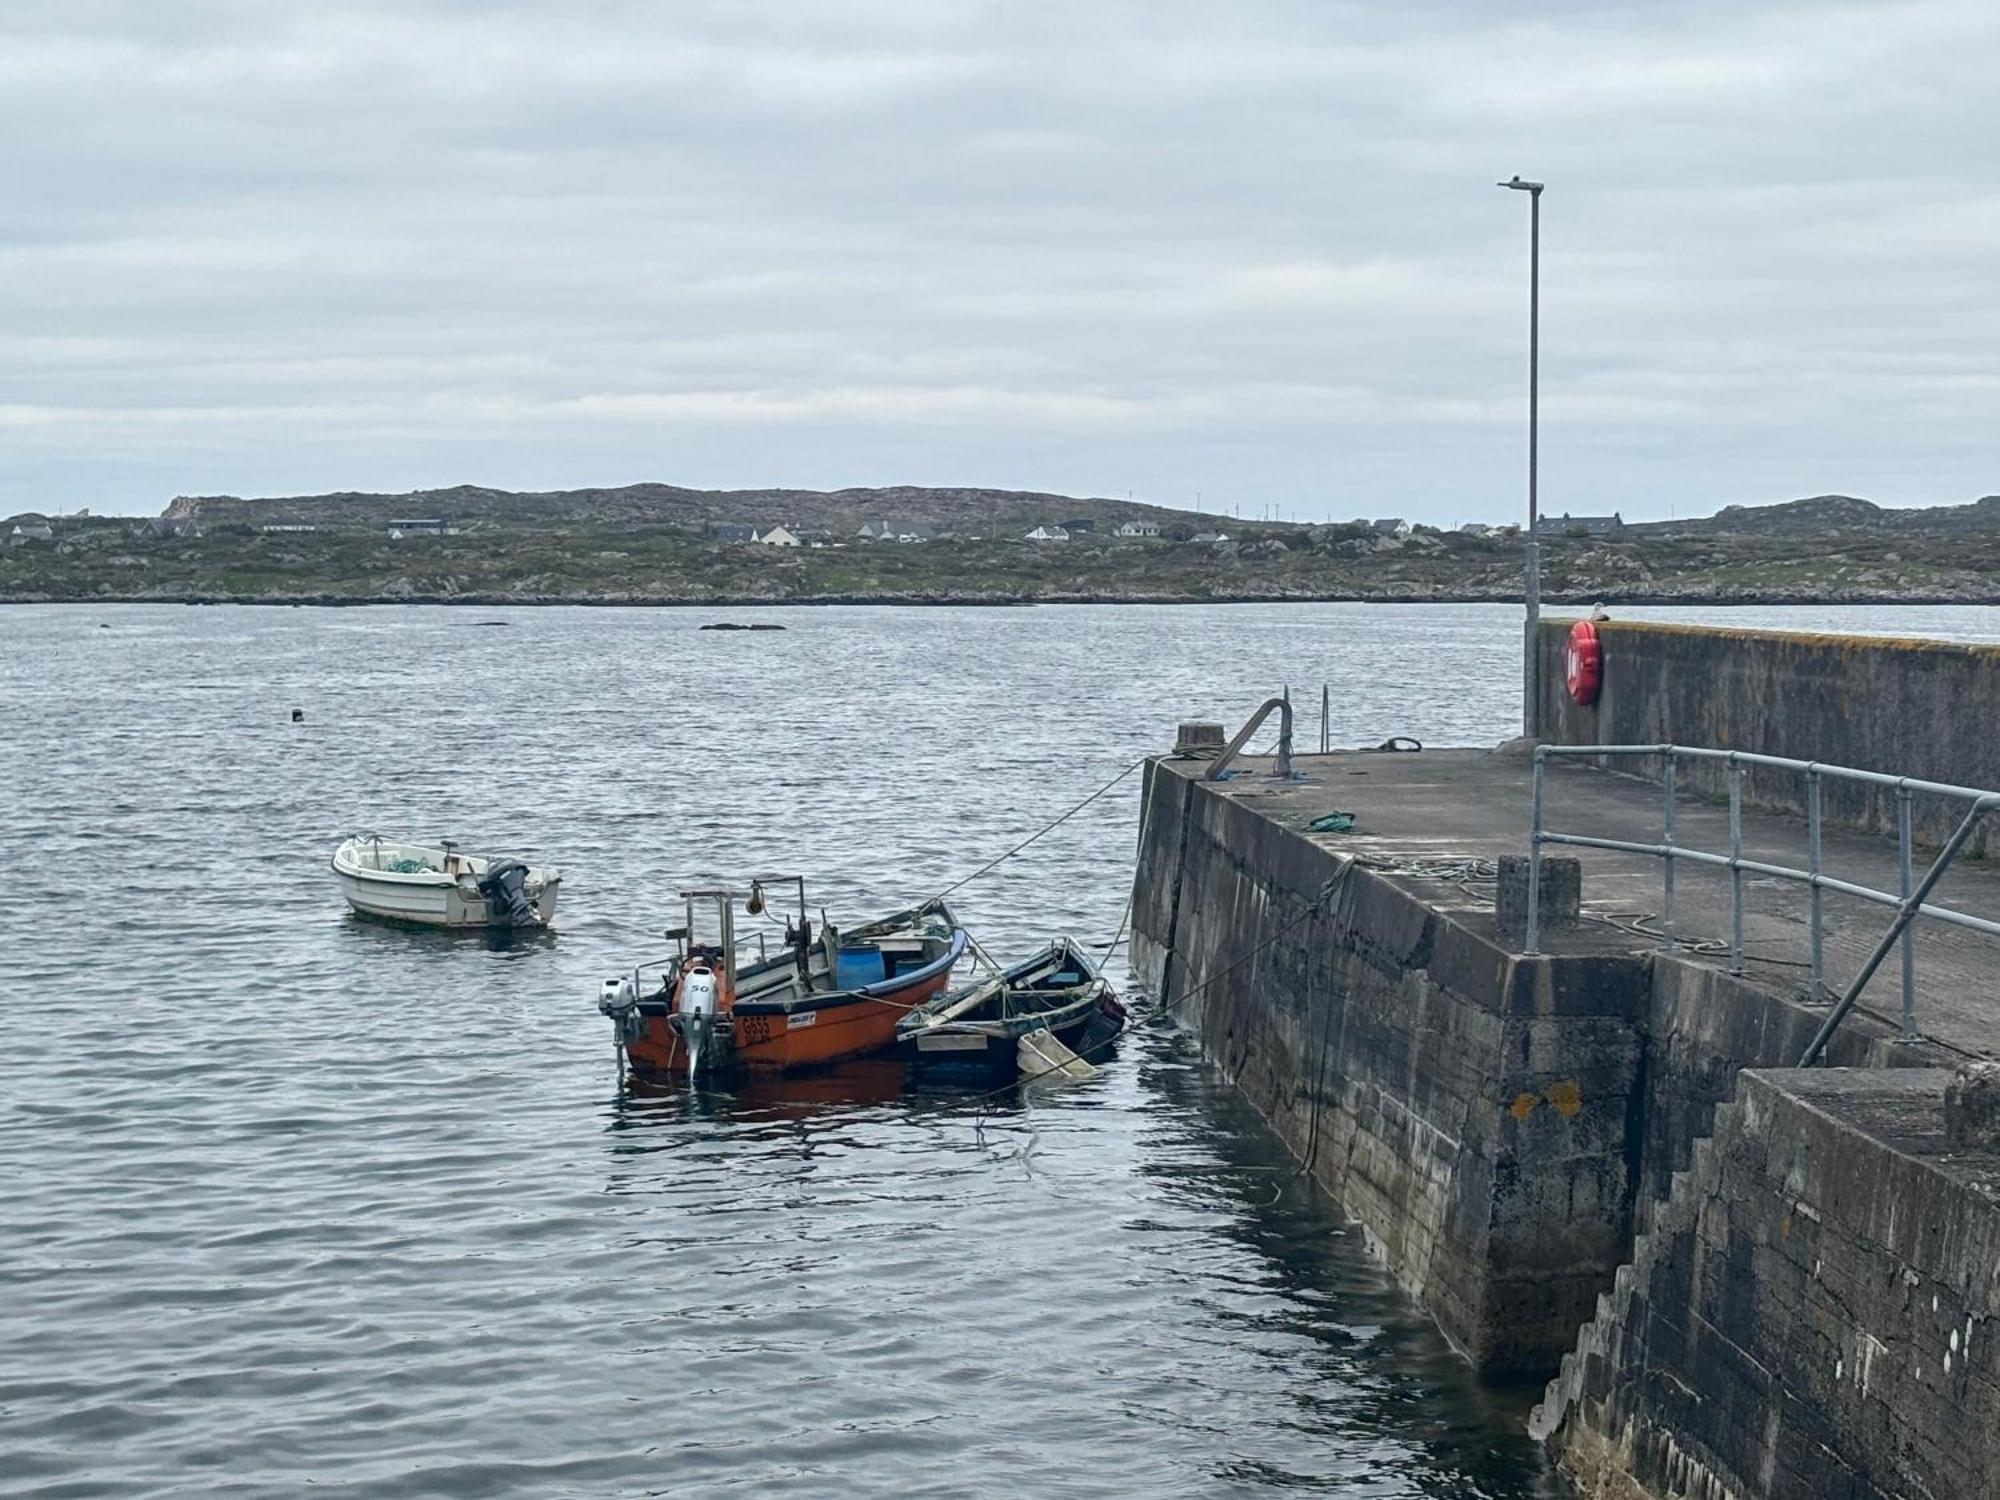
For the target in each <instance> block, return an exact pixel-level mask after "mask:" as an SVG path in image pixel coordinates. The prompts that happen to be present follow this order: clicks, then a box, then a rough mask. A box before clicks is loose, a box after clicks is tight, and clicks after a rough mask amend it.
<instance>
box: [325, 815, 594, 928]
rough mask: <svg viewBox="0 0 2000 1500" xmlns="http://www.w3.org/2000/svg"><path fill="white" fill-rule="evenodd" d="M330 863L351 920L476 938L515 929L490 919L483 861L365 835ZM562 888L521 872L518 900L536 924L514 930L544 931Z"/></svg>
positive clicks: (538, 873)
mask: <svg viewBox="0 0 2000 1500" xmlns="http://www.w3.org/2000/svg"><path fill="white" fill-rule="evenodd" d="M332 865H333V874H334V878H335V879H336V880H338V881H339V882H340V891H341V894H342V895H343V896H345V897H346V898H347V904H348V906H349V907H350V908H351V909H352V910H353V912H354V913H355V915H356V916H361V917H367V918H370V919H371V920H373V921H377V922H393V923H395V924H397V925H399V926H407V927H444V928H452V929H463V930H467V931H474V930H476V931H482V932H484V931H489V930H493V929H503V930H504V929H509V928H513V927H515V926H516V925H517V924H516V923H514V922H512V921H509V920H507V919H506V918H504V917H502V918H500V919H498V920H496V919H495V918H494V916H493V914H492V911H491V909H490V908H489V906H488V904H487V900H486V896H485V894H484V893H483V892H482V891H481V890H480V889H479V881H480V878H481V877H482V876H483V875H484V874H485V873H486V872H487V871H488V870H489V869H490V868H491V867H492V865H493V861H492V860H490V859H487V858H485V857H484V856H481V855H476V854H462V853H454V852H452V851H450V850H449V849H436V848H431V847H429V846H427V845H422V844H411V843H403V842H399V841H396V840H392V839H382V838H378V837H376V836H375V835H373V834H364V835H356V836H355V837H353V838H350V839H347V840H345V841H344V842H343V843H342V844H341V845H340V847H339V848H337V849H335V850H334V851H333V861H332ZM561 887H562V874H561V872H559V871H557V870H551V869H530V870H527V871H526V876H525V881H524V884H523V888H522V895H524V896H525V897H526V898H527V900H528V904H529V906H530V907H531V908H532V909H533V912H534V918H533V920H532V922H527V923H522V924H518V925H520V926H524V927H529V928H539V927H546V926H548V924H549V921H550V920H551V919H552V918H553V917H554V916H555V911H556V895H557V893H558V892H559V891H560V889H561Z"/></svg>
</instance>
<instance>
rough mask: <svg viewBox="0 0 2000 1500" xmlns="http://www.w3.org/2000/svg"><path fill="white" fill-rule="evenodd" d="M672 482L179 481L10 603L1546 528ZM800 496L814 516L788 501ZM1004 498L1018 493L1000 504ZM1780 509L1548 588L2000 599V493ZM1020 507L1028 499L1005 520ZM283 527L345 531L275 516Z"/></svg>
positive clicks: (1607, 563)
mask: <svg viewBox="0 0 2000 1500" xmlns="http://www.w3.org/2000/svg"><path fill="white" fill-rule="evenodd" d="M666 488H667V487H664V486H638V487H634V489H632V490H615V491H574V492H568V493H567V494H566V495H565V496H563V497H561V498H560V500H558V501H555V502H551V503H552V504H553V505H554V506H555V511H556V512H557V513H552V512H551V511H550V510H549V509H546V508H544V507H543V506H541V505H538V504H533V503H530V502H531V501H532V500H533V499H534V498H535V497H526V496H514V495H500V494H497V493H496V492H490V491H480V492H464V491H451V492H432V493H431V494H429V495H426V496H387V497H384V496H370V497H314V498H311V499H305V500H297V499H295V500H259V501H227V502H224V501H206V500H205V501H201V502H193V501H180V502H176V504H175V506H174V507H172V508H171V513H172V514H174V515H179V516H192V517H194V518H195V521H196V523H197V525H198V528H199V534H198V535H171V534H169V535H160V534H157V533H159V532H160V531H162V530H166V529H170V528H162V527H160V526H158V525H157V524H156V525H154V526H153V527H150V528H142V527H140V526H138V525H135V523H132V522H130V521H125V520H113V519H93V520H82V519H65V520H57V521H55V522H54V523H52V528H53V530H54V533H55V534H54V536H53V538H52V539H49V540H28V541H25V542H23V543H22V544H20V545H11V546H0V600H12V601H31V600H119V599H134V600H138V599H241V600H251V601H265V602H290V601H320V602H366V601H378V600H379V601H395V600H413V599H437V600H466V601H494V602H509V601H512V602H564V601H576V602H603V603H641V602H659V603H668V602H676V603H678V602H686V603H702V602H714V603H721V602H735V601H741V602H768V603H810V602H815V601H832V600H863V599H879V600H884V601H891V602H896V601H903V602H943V601H966V602H993V603H1004V602H1015V601H1033V600H1048V601H1056V600H1083V599H1104V600H1203V599H1507V598H1515V597H1518V596H1519V592H1520V588H1521V560H1522V542H1521V538H1520V537H1519V536H1518V535H1512V534H1496V535H1489V536H1473V535H1467V534H1463V533H1457V532H1445V533H1440V532H1435V531H1430V530H1428V529H1425V528H1418V529H1417V530H1416V531H1415V532H1414V533H1412V534H1410V535H1407V536H1401V537H1396V536H1384V535H1380V534H1377V533H1376V532H1375V531H1373V530H1371V529H1369V528H1368V527H1366V526H1364V525H1358V524H1357V525H1346V526H1303V527H1291V526H1273V525H1252V526H1241V525H1239V524H1238V523H1235V522H1227V521H1225V522H1220V523H1218V522H1217V521H1216V520H1215V518H1214V517H1200V516H1192V515H1184V514H1181V513H1175V512H1160V511H1154V510H1150V509H1149V508H1147V507H1142V506H1136V505H1133V504H1131V503H1130V502H1123V501H1109V500H1099V501H1085V500H1075V499H1066V498H1063V497H1055V496H1025V495H1020V494H1009V495H1006V496H1005V497H1004V498H1002V499H993V498H992V497H993V496H995V495H998V494H999V493H1000V492H987V491H969V490H968V491H949V492H945V491H935V490H927V491H866V492H841V494H838V495H833V496H825V495H807V494H805V493H804V492H784V491H754V492H751V491H744V492H730V493H728V494H725V493H724V492H701V491H676V492H672V494H671V495H668V496H666V497H664V498H663V496H662V494H661V493H660V492H662V491H664V490H666ZM447 495H451V496H456V497H458V498H457V499H456V500H453V501H450V502H447V501H446V500H445V498H444V497H445V496H447ZM746 495H754V496H757V497H760V498H759V499H757V500H756V501H754V502H753V501H750V500H746V499H744V498H743V497H744V496H746ZM467 496H471V497H472V498H467ZM676 496H678V497H683V498H675V497H676ZM690 496H691V497H694V498H692V499H687V498H685V497H690ZM857 496H858V497H861V498H857ZM482 497H483V498H482ZM785 497H789V500H790V504H791V512H790V513H786V512H782V511H779V510H778V506H779V504H780V501H781V500H782V499H784V498H785ZM884 497H894V499H893V500H891V499H885V498H884ZM426 501H430V502H435V503H430V504H426V503H425V502H426ZM809 502H810V503H809ZM989 502H990V504H991V505H992V506H993V507H995V509H985V508H982V507H984V506H987V505H988V504H989ZM953 506H958V507H960V508H959V509H958V510H956V511H954V510H953V508H952V507H953ZM1801 506H1803V507H1806V510H1805V511H1804V512H1803V513H1802V512H1801V509H1800V507H1801ZM1815 506H1817V507H1820V512H1821V513H1819V514H1817V515H1815V514H1814V513H1813V511H1812V507H1815ZM1093 507H1095V508H1096V510H1095V513H1094V515H1093V509H1092V508H1093ZM1856 507H1863V508H1861V509H1857V508H1856ZM663 509H664V510H666V511H670V512H671V518H669V517H668V516H666V515H663V514H661V512H662V510H663ZM1770 509H1771V510H1772V511H1773V512H1776V514H1772V515H1766V514H1764V513H1763V512H1760V511H1756V510H1749V509H1733V510H1731V511H1725V512H1723V513H1722V514H1721V515H1719V516H1717V517H1713V518H1710V519H1709V520H1706V521H1701V522H1690V523H1682V524H1680V525H1678V526H1674V527H1638V528H1632V529H1628V530H1627V531H1625V532H1623V533H1621V534H1618V535H1615V536H1612V537H1587V536H1582V535H1577V534H1572V535H1567V536H1559V537H1551V538H1548V539H1547V540H1546V541H1545V543H1544V550H1543V578H1544V587H1545V589H1546V591H1547V592H1548V593H1549V595H1550V596H1551V597H1552V598H1568V599H1572V600H1590V599H1606V600H1646V599H1653V600H1660V601H1673V600H1714V601H1737V602H1747V601H1752V600H1797V601H1830V602H1839V601H1857V602H1858V601H1869V600H1895V599H1924V600H1943V601H1967V602H1974V601H1979V602H1995V601H2000V506H1995V505H1992V504H1987V503H1982V504H1980V505H1974V506H1963V507H1957V508H1954V509H1951V510H1948V511H1933V512H1918V513H1902V512H1886V513H1880V514H1879V516H1871V515H1870V514H1869V512H1870V511H1872V510H1873V507H1868V506H1866V502H1842V503H1841V505H1840V506H1839V507H1838V514H1837V515H1834V514H1827V513H1825V506H1824V504H1823V503H1822V502H1818V501H1815V502H1795V503H1794V504H1793V505H1790V506H1786V507H1773V508H1770ZM799 512H804V516H803V517H802V516H801V515H800V514H799ZM885 513H886V514H885ZM996 513H997V514H1002V515H1006V516H1011V517H1012V519H1010V520H1006V521H1005V522H1004V523H1003V524H1000V525H995V524H993V521H994V516H995V514H996ZM424 514H430V515H439V516H442V517H443V518H446V519H450V520H453V521H455V522H458V523H460V524H462V525H463V526H464V527H465V528H466V529H464V530H462V531H460V532H459V533H458V534H456V535H424V534H409V535H405V536H402V537H401V538H396V537H392V536H391V535H390V532H389V529H388V526H387V524H386V523H387V521H388V520H389V519H391V518H394V517H403V516H410V515H424ZM774 514H775V515H778V516H780V517H782V518H783V519H785V520H787V521H788V522H789V523H791V524H794V525H797V526H800V527H811V526H814V525H818V526H821V527H824V528H825V531H826V540H825V542H824V543H823V544H822V545H819V546H807V547H799V548H780V547H766V546H761V545H756V544H745V543H727V542H722V541H719V540H717V539H716V538H715V537H714V536H713V535H712V534H711V533H710V532H709V531H708V530H707V527H708V526H709V525H710V524H711V518H712V519H713V520H715V521H722V520H727V521H738V520H742V519H745V518H749V519H751V520H753V521H760V522H762V523H763V524H766V525H768V524H770V523H771V520H772V518H773V516H774ZM1134 514H1143V515H1145V516H1146V517H1147V518H1148V519H1155V520H1161V522H1162V524H1163V526H1164V527H1165V529H1166V530H1168V531H1169V532H1171V533H1173V534H1174V535H1177V536H1180V537H1186V536H1189V535H1191V534H1192V533H1193V531H1194V529H1195V527H1196V526H1214V525H1217V524H1220V525H1222V526H1223V527H1225V528H1226V529H1227V530H1228V532H1229V535H1230V540H1229V541H1228V542H1226V543H1223V544H1220V545H1209V544H1202V543H1194V542H1191V541H1182V540H1175V539H1172V538H1171V537H1169V536H1162V537H1161V538H1159V539H1152V540H1124V539H1118V538H1116V537H1114V536H1112V535H1110V534H1109V530H1108V523H1113V522H1115V520H1116V519H1117V518H1119V517H1122V516H1128V515H1134ZM954 515H957V516H959V517H961V518H962V519H960V520H957V521H953V520H952V517H953V516H954ZM1913 515H1914V516H1916V517H1920V518H1923V519H1921V520H1918V521H1913V520H1912V519H1911V517H1912V516H1913ZM855 516H860V517H866V518H869V519H875V518H877V517H878V516H879V517H881V518H883V519H889V520H892V521H915V520H924V521H929V522H931V523H933V524H935V525H939V526H942V527H953V526H956V527H959V528H962V529H963V531H966V532H970V531H971V530H972V529H973V527H974V526H977V527H978V535H977V537H976V538H975V537H973V536H968V535H963V534H961V535H958V536H956V537H950V538H947V539H941V540H936V541H930V542H924V543H907V544H906V543H887V544H881V543H877V544H865V543H860V542H856V541H853V540H849V539H848V538H851V536H852V532H853V529H854V528H850V527H847V526H845V524H844V522H843V521H842V520H841V518H842V517H855ZM1078 516H1083V517H1086V518H1094V519H1098V520H1099V522H1100V528H1101V529H1099V530H1098V531H1097V532H1095V533H1092V534H1079V535H1078V536H1077V537H1076V538H1075V539H1073V540H1071V541H1069V542H1058V543H1045V544H1037V543H1030V542H1026V541H1023V540H1020V536H1021V533H1022V532H1023V531H1024V530H1025V529H1027V525H1028V524H1039V523H1041V522H1047V521H1057V520H1063V519H1069V518H1074V517H1078ZM316 517H324V518H327V519H325V520H319V519H315V518H316ZM1162 518H1164V519H1163V520H1162ZM859 524H860V523H859V521H856V523H855V525H856V526H857V527H858V525H859ZM269 525H314V526H319V527H321V528H322V529H318V530H313V531H282V532H279V531H265V530H260V529H259V528H260V527H262V526H269ZM9 529H10V528H9V527H6V526H0V532H4V531H7V530H9ZM4 539H5V538H0V540H4Z"/></svg>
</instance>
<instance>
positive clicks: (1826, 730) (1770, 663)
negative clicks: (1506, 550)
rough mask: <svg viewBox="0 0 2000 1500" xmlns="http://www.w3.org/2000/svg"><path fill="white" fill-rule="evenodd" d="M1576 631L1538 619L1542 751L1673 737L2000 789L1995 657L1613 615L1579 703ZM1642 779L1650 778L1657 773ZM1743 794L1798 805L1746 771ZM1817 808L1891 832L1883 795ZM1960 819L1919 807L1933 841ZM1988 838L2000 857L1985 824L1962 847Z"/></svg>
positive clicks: (1999, 692)
mask: <svg viewBox="0 0 2000 1500" xmlns="http://www.w3.org/2000/svg"><path fill="white" fill-rule="evenodd" d="M1573 623H1574V622H1573V621H1571V620H1566V619H1561V620H1558V619H1551V620H1545V621H1543V623H1542V659H1543V670H1542V683H1543V690H1542V728H1543V734H1544V736H1545V737H1546V738H1547V739H1549V740H1550V741H1551V742H1553V743H1556V744H1564V745H1645V744H1660V743H1664V742H1669V741H1671V742H1673V743H1677V744H1683V745H1692V746H1700V747H1705V748H1714V749H1722V750H1753V751H1757V752H1758V753H1760V754H1764V755H1779V756H1785V757H1788V758H1791V759H1795V760H1823V761H1828V762H1831V763H1833V764H1835V765H1843V766H1853V767H1856V768H1857V769H1860V770H1864V771H1880V772H1883V773H1885V774H1887V775H1893V776H1908V777H1912V778H1914V779H1917V780H1922V781H1939V782H1945V783H1949V784H1951V785H1954V786H1973V787H1981V788H1987V787H1992V788H2000V735H1995V734H1994V733H1993V732H1992V727H1991V723H1990V720H1991V715H1992V706H1993V704H1994V703H1995V701H1996V700H2000V647H1995V646H1966V645H1954V644H1951V643H1949V642H1945V641H1918V640H1888V639H1882V638H1879V637H1870V636H1844V635H1806V634H1799V633H1794V632H1777V631H1761V630H1722V629H1717V628H1714V627H1712V626H1691V625H1665V624H1658V623H1652V622H1645V623H1631V622H1626V621H1620V620H1612V621H1608V622H1605V623H1601V624H1599V625H1598V627H1597V630H1598V637H1599V639H1600V641H1601V642H1602V643H1603V648H1604V682H1603V689H1602V691H1601V692H1600V694H1599V695H1598V699H1597V702H1596V703H1595V704H1594V705H1591V706H1589V707H1585V706H1583V705H1581V704H1578V703H1576V702H1575V701H1574V700H1572V699H1571V697H1570V695H1569V692H1568V690H1567V688H1566V686H1565V683H1564V676H1563V647H1564V642H1565V641H1566V640H1567V638H1568V635H1569V630H1570V627H1571V625H1572V624H1573ZM1624 769H1626V770H1628V771H1639V770H1641V769H1642V767H1641V766H1640V765H1638V764H1634V763H1629V762H1628V763H1625V765H1624ZM1643 771H1644V774H1646V775H1654V774H1656V763H1649V764H1646V765H1644V766H1643ZM1681 776H1682V779H1683V781H1684V782H1685V783H1686V785H1687V786H1688V788H1689V789H1690V790H1697V791H1704V792H1717V791H1720V790H1722V788H1723V779H1722V778H1723V772H1722V771H1720V770H1719V769H1715V768H1710V767H1699V766H1693V765H1689V766H1684V767H1683V768H1682V771H1681ZM1744 790H1745V795H1746V797H1747V798H1748V799H1749V800H1750V801H1752V802H1753V803H1755V804H1756V805H1758V806H1760V807H1765V808H1769V809H1774V810H1781V811H1788V812H1793V813H1803V811H1804V797H1805V786H1804V783H1803V781H1802V780H1801V779H1800V778H1798V777H1796V776H1790V775H1786V774H1784V773H1782V772H1775V771H1761V770H1753V771H1751V772H1749V773H1748V775H1747V776H1746V778H1745V788H1744ZM1823 799H1824V815H1825V816H1826V818H1827V819H1829V820H1830V821H1833V822H1838V823H1842V824H1845V825H1847V826H1850V827H1856V828H1863V829H1869V830H1876V831H1880V830H1885V829H1888V830H1892V829H1894V827H1895V826H1896V806H1895V796H1894V793H1892V792H1891V793H1885V792H1882V791H1880V790H1877V789H1874V788H1870V787H1865V786H1860V785H1857V784H1854V783H1851V782H1835V781H1828V782H1827V783H1826V784H1825V789H1824V792H1823ZM1964 811H1965V808H1964V804H1963V803H1956V804H1954V803H1951V802H1948V801H1945V800H1943V799H1933V798H1919V799H1918V800H1917V802H1916V805H1915V807H1914V809H1913V813H1914V818H1915V827H1916V831H1917V836H1918V838H1919V839H1920V840H1922V841H1923V842H1925V843H1928V844H1932V845H1936V844H1941V843H1943V842H1944V840H1945V838H1946V836H1947V835H1948V834H1949V833H1950V831H1951V827H1952V825H1953V824H1954V823H1956V822H1957V820H1958V818H1959V817H1960V816H1961V815H1962V814H1963V812H1964ZM1989 839H1990V840H1992V841H1993V842H1992V843H1991V845H1990V847H1992V848H1995V849H2000V830H1994V829H1990V830H1987V831H1985V832H1983V833H1981V834H1978V835H1975V840H1976V842H1975V843H1974V844H1973V846H1972V849H1973V852H1975V853H1982V852H1984V851H1985V850H1986V849H1987V848H1988V847H1989V843H1988V840H1989Z"/></svg>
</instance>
